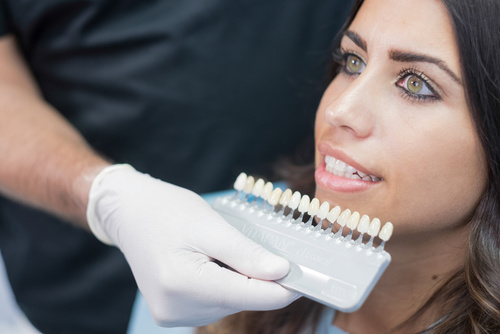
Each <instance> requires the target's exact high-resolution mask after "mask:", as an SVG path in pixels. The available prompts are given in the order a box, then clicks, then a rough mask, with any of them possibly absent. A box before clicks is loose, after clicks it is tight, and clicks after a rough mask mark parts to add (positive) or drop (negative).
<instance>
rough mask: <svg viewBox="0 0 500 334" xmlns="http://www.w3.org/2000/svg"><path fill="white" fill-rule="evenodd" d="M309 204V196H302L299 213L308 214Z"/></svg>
mask: <svg viewBox="0 0 500 334" xmlns="http://www.w3.org/2000/svg"><path fill="white" fill-rule="evenodd" d="M309 204H310V199H309V196H307V195H304V196H302V198H301V199H300V203H299V212H300V213H304V212H306V211H307V210H308V209H309Z"/></svg>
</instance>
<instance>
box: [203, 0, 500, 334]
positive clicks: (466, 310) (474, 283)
mask: <svg viewBox="0 0 500 334" xmlns="http://www.w3.org/2000/svg"><path fill="white" fill-rule="evenodd" d="M499 17H500V3H499V2H498V1H497V0H480V1H478V0H468V1H466V0H461V1H459V0H454V1H452V0H443V1H438V0H422V1H411V0H404V1H403V0H366V1H358V2H357V3H356V4H355V7H354V10H353V13H352V15H351V18H350V19H349V21H348V22H347V24H346V26H345V29H344V30H343V32H342V34H341V36H340V38H339V45H338V49H337V51H336V52H335V56H334V58H335V61H336V64H335V66H334V74H335V77H334V79H333V80H332V82H331V83H330V85H329V87H328V89H327V90H326V92H325V94H324V96H323V99H322V101H321V104H320V106H319V109H318V112H317V117H316V135H315V136H316V138H315V139H316V141H315V164H314V165H315V181H316V187H315V197H317V198H318V199H319V200H320V201H328V202H329V203H330V204H332V205H339V206H341V207H342V208H350V209H354V210H356V211H358V212H360V213H366V214H368V215H369V216H371V217H378V218H380V219H381V220H382V221H391V222H393V224H394V226H395V227H394V235H393V237H392V239H391V240H390V241H389V243H388V244H387V246H386V249H387V250H388V252H389V253H390V254H391V255H392V258H393V260H392V263H391V265H390V266H389V268H388V269H387V271H386V272H385V274H384V275H383V276H382V278H381V279H380V281H379V282H378V284H377V285H376V286H375V288H374V290H373V292H372V293H371V295H370V296H369V298H368V299H367V300H366V302H365V303H364V305H363V306H362V307H361V308H360V309H359V310H358V311H356V312H353V313H341V312H333V311H329V310H326V309H325V308H324V307H322V306H320V305H318V304H316V303H314V302H312V301H309V300H307V299H304V298H303V299H300V300H298V301H297V302H295V303H293V304H292V305H290V306H289V307H287V308H285V309H282V310H278V311H273V312H246V313H241V314H237V315H234V316H230V317H228V318H226V319H223V320H222V321H220V322H219V323H217V324H214V325H212V326H207V327H206V328H202V329H199V330H198V331H199V333H290V334H292V333H315V332H316V333H319V332H321V333H337V332H338V333H344V332H347V333H361V334H371V333H419V332H422V333H423V332H425V333H500V20H499V19H498V18H499ZM327 157H331V158H327ZM326 160H327V161H328V163H327V162H326ZM327 164H328V165H331V164H338V166H340V167H339V168H338V169H341V170H344V169H346V166H351V168H349V173H347V174H346V173H343V172H342V173H340V172H329V171H327V170H331V169H330V168H327V166H326V165H327ZM328 167H330V166H328ZM325 321H326V324H327V326H326V327H325V326H324V323H325Z"/></svg>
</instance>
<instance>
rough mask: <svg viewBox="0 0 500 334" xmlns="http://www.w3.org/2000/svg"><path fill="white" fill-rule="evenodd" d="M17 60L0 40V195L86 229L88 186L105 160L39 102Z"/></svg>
mask: <svg viewBox="0 0 500 334" xmlns="http://www.w3.org/2000/svg"><path fill="white" fill-rule="evenodd" d="M22 59H23V58H22V56H21V55H20V52H19V50H18V48H17V44H16V41H15V39H14V38H13V37H12V36H10V35H7V36H4V37H2V38H0V92H1V94H0V110H1V113H0V156H1V157H2V163H0V193H1V194H3V195H5V196H7V197H10V198H12V199H15V200H18V201H21V202H23V203H25V204H28V205H31V206H34V207H37V208H40V209H42V210H44V211H47V212H50V213H52V214H54V215H57V216H59V217H61V218H62V219H64V220H67V221H69V222H72V223H74V224H75V225H77V226H80V227H82V228H84V229H87V230H88V225H87V222H86V218H85V210H86V207H87V202H88V193H89V190H90V185H91V182H92V180H93V178H94V177H95V175H97V173H98V172H99V171H100V170H102V169H103V168H104V167H106V166H108V165H109V162H107V161H106V160H105V159H103V158H101V157H100V156H99V155H98V154H96V152H94V151H93V150H92V149H91V148H90V147H89V145H88V144H87V143H86V142H85V140H84V139H83V138H82V137H81V136H80V135H79V133H78V132H77V131H76V130H75V129H74V128H73V127H72V126H71V125H70V124H69V123H68V122H67V121H66V120H65V119H64V118H62V117H61V116H60V114H59V113H58V112H57V111H56V110H54V109H53V108H52V107H51V106H50V105H48V104H47V103H46V102H45V101H44V100H43V97H42V96H41V94H40V92H39V91H38V88H37V86H36V83H35V82H34V80H33V78H32V76H31V74H30V73H29V70H28V68H27V66H26V64H25V63H24V62H23V61H22Z"/></svg>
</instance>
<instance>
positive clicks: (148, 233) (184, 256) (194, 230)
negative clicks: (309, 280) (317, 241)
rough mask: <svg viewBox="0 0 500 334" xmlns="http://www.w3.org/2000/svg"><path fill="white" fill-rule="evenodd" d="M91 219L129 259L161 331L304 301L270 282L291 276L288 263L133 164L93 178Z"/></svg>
mask: <svg viewBox="0 0 500 334" xmlns="http://www.w3.org/2000/svg"><path fill="white" fill-rule="evenodd" d="M87 220H88V222H89V226H90V228H91V230H92V232H93V233H94V235H96V237H97V238H98V239H100V240H101V241H102V242H105V243H108V244H113V245H116V246H117V247H118V248H119V249H120V250H121V251H122V252H123V253H124V254H125V257H126V259H127V261H128V263H129V265H130V267H131V268H132V272H133V274H134V277H135V279H136V281H137V284H138V286H139V289H140V291H141V293H142V294H143V296H144V298H145V300H146V302H147V304H148V307H149V310H150V312H151V314H152V315H153V318H154V320H155V321H156V323H157V324H158V325H160V326H169V327H174V326H201V325H205V324H208V323H211V322H214V321H216V320H218V319H220V318H222V317H224V316H226V315H229V314H232V313H236V312H239V311H242V310H269V309H276V308H281V307H284V306H286V305H288V304H289V303H291V302H292V301H293V300H295V299H296V298H297V297H298V295H296V294H295V293H293V292H290V291H289V290H287V289H285V288H283V287H281V286H280V285H278V284H277V283H274V282H271V280H275V279H279V278H281V277H283V276H285V275H286V274H287V272H288V269H289V264H288V262H287V261H286V260H285V259H283V258H280V257H277V256H275V255H273V254H271V253H269V252H268V251H266V250H265V249H264V248H262V247H261V246H259V245H257V244H256V243H254V242H253V241H251V240H250V239H247V238H246V237H245V236H243V235H242V234H241V233H240V232H239V231H237V230H236V229H235V228H233V227H232V226H231V225H229V224H228V223H226V222H225V221H224V220H223V219H222V218H221V217H220V216H219V215H218V214H217V213H216V212H214V211H213V210H212V209H211V208H210V206H209V205H208V204H207V203H206V202H205V201H204V200H203V199H202V198H201V197H200V196H198V195H196V194H195V193H193V192H191V191H189V190H186V189H183V188H180V187H177V186H174V185H171V184H169V183H166V182H163V181H160V180H158V179H154V178H152V177H150V176H149V175H146V174H142V173H140V172H137V171H136V170H134V169H133V168H132V167H131V166H129V165H114V166H111V167H107V168H105V169H104V170H103V171H101V172H100V173H99V175H98V176H97V177H96V178H95V179H94V181H93V183H92V187H91V190H90V194H89V204H88V208H87ZM214 259H216V260H219V261H220V262H222V263H224V264H226V265H228V266H229V267H231V268H234V269H235V270H236V271H237V272H235V271H232V270H229V269H225V268H223V267H220V266H219V265H218V264H217V263H216V262H214ZM249 277H250V278H249Z"/></svg>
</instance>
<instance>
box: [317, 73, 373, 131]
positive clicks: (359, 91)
mask: <svg viewBox="0 0 500 334" xmlns="http://www.w3.org/2000/svg"><path fill="white" fill-rule="evenodd" d="M342 80H346V79H345V78H342ZM332 85H334V86H333V87H331V88H332V91H331V94H332V97H331V99H330V100H329V102H328V103H327V105H326V109H325V113H324V117H325V121H326V122H327V123H328V124H330V125H331V126H333V127H335V128H336V129H337V130H338V132H340V133H342V134H345V135H351V136H354V137H357V138H366V137H369V136H370V135H371V134H372V133H373V131H374V129H375V125H376V123H375V122H376V119H375V114H376V111H375V109H376V105H377V103H376V99H375V96H376V95H377V94H376V93H375V90H376V88H375V87H374V86H373V82H370V80H369V78H368V77H367V76H365V75H364V73H363V74H361V75H360V76H358V77H356V78H353V79H348V82H347V83H344V84H341V85H342V87H338V86H341V85H338V86H335V85H336V83H335V82H333V83H332Z"/></svg>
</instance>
